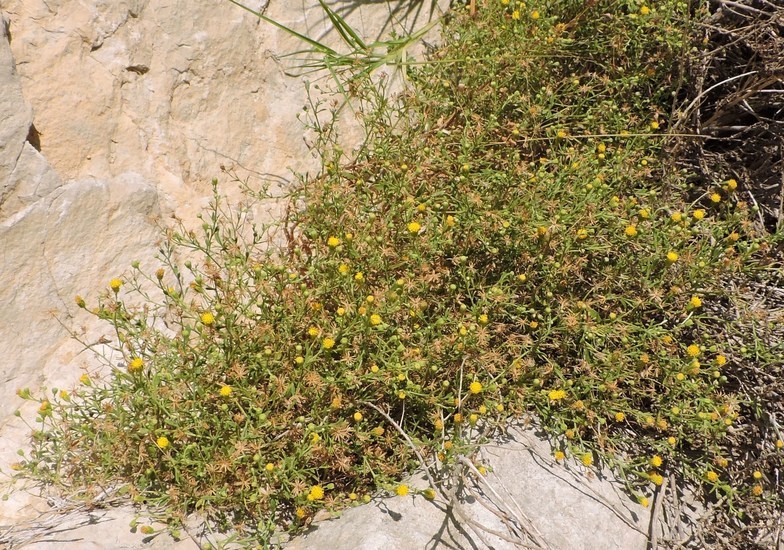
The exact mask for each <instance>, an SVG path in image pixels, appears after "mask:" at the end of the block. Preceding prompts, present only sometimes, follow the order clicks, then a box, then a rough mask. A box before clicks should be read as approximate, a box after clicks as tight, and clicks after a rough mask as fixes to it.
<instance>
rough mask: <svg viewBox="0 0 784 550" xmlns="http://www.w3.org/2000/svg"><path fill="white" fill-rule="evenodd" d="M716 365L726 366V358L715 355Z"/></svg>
mask: <svg viewBox="0 0 784 550" xmlns="http://www.w3.org/2000/svg"><path fill="white" fill-rule="evenodd" d="M716 364H717V365H718V366H720V367H722V366H724V365H726V364H727V358H726V357H724V356H723V355H717V356H716Z"/></svg>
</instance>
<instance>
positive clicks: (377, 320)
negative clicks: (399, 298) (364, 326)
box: [370, 313, 381, 326]
mask: <svg viewBox="0 0 784 550" xmlns="http://www.w3.org/2000/svg"><path fill="white" fill-rule="evenodd" d="M370 324H371V325H373V326H376V325H380V324H381V315H379V314H377V313H374V314H373V315H371V316H370Z"/></svg>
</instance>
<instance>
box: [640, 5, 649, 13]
mask: <svg viewBox="0 0 784 550" xmlns="http://www.w3.org/2000/svg"><path fill="white" fill-rule="evenodd" d="M649 13H651V8H649V7H648V6H643V7H641V8H640V15H648V14H649Z"/></svg>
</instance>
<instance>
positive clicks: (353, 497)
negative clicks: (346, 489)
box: [348, 493, 359, 500]
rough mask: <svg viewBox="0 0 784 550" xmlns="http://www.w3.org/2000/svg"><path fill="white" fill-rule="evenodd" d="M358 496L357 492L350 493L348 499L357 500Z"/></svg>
mask: <svg viewBox="0 0 784 550" xmlns="http://www.w3.org/2000/svg"><path fill="white" fill-rule="evenodd" d="M357 498H359V497H358V496H357V494H356V493H349V494H348V499H349V500H357Z"/></svg>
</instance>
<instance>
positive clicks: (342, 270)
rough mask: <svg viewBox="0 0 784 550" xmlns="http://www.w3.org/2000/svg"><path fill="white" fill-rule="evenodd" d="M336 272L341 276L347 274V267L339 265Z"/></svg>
mask: <svg viewBox="0 0 784 550" xmlns="http://www.w3.org/2000/svg"><path fill="white" fill-rule="evenodd" d="M338 272H339V273H340V274H341V275H345V274H346V273H348V266H347V265H346V264H340V265H339V266H338Z"/></svg>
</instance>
